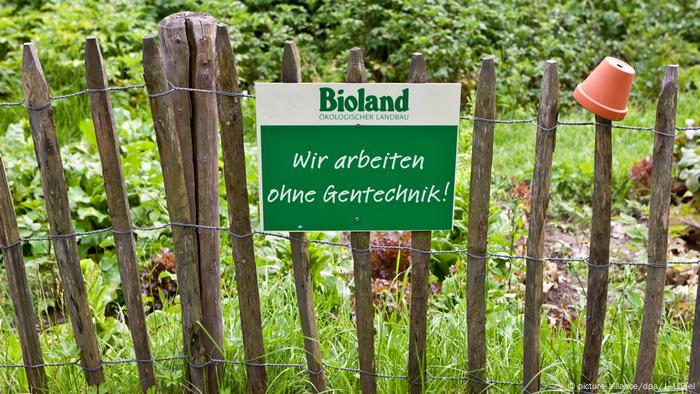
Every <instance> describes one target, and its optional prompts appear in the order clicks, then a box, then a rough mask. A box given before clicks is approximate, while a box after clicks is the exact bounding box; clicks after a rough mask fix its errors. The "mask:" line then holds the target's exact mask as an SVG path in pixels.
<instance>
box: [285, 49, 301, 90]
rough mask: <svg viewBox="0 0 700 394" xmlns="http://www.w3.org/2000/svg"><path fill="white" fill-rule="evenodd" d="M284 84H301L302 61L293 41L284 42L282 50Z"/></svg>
mask: <svg viewBox="0 0 700 394" xmlns="http://www.w3.org/2000/svg"><path fill="white" fill-rule="evenodd" d="M282 82H292V83H293V82H301V59H300V56H299V49H297V44H296V43H294V41H293V40H287V41H285V42H284V49H283V50H282Z"/></svg>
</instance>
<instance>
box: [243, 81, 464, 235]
mask: <svg viewBox="0 0 700 394" xmlns="http://www.w3.org/2000/svg"><path fill="white" fill-rule="evenodd" d="M256 95H257V106H258V110H257V111H258V114H257V116H258V143H259V154H260V155H259V157H260V163H259V164H260V183H261V187H260V202H261V214H262V220H261V221H262V226H263V228H264V230H267V231H326V230H341V231H370V230H447V229H451V227H452V217H453V215H452V210H453V205H454V179H455V161H456V150H457V132H458V119H459V85H457V84H421V85H412V84H257V86H256ZM431 111H433V112H432V113H431ZM438 117H441V118H438Z"/></svg>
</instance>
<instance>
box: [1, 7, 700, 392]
mask: <svg viewBox="0 0 700 394" xmlns="http://www.w3.org/2000/svg"><path fill="white" fill-rule="evenodd" d="M159 33H160V49H159V46H158V44H157V42H156V39H155V38H153V37H150V36H147V37H144V39H143V71H144V78H145V87H146V89H147V91H148V93H149V98H150V107H151V113H152V116H153V125H154V128H155V133H156V139H157V144H158V150H159V153H160V160H161V165H162V170H163V179H164V187H165V194H166V201H167V208H168V212H169V215H170V220H171V222H172V223H171V225H172V226H171V227H172V233H173V245H174V252H175V256H176V261H177V277H178V284H179V294H180V301H181V306H182V325H183V327H182V330H183V338H184V339H183V350H184V354H185V355H186V361H187V363H186V365H187V366H188V367H187V369H188V382H189V383H188V384H189V385H191V388H192V389H194V390H196V391H198V392H209V393H214V392H217V391H218V385H219V378H220V377H221V374H222V373H223V368H222V362H224V361H225V360H223V351H222V349H223V331H224V329H225V327H224V326H223V319H222V312H221V294H220V291H221V283H220V268H219V267H220V256H219V247H220V245H219V242H220V241H219V237H218V233H216V232H214V231H211V230H212V229H221V228H220V227H219V226H220V223H219V206H220V202H219V194H218V187H217V185H218V179H219V174H218V153H217V144H218V135H217V129H218V132H219V133H220V138H221V146H222V155H223V162H224V171H223V175H224V184H225V189H226V199H227V203H228V207H229V209H228V212H229V217H228V219H229V223H230V227H229V228H228V229H227V230H228V231H229V232H230V233H231V235H232V236H231V242H232V249H233V258H234V261H235V270H236V282H237V288H238V301H239V303H240V311H241V312H240V313H241V315H240V319H241V329H242V335H243V344H244V352H245V359H246V360H245V365H246V368H247V377H248V391H249V392H251V393H263V392H265V391H266V390H267V381H266V369H265V366H266V364H265V348H264V341H263V333H262V321H261V314H260V299H259V294H258V283H257V280H258V276H257V272H256V265H255V250H254V244H253V238H252V235H253V234H254V233H255V231H253V229H252V227H251V221H250V215H249V211H248V210H249V208H248V190H247V185H246V179H247V178H246V166H245V155H244V143H243V116H242V112H241V99H242V97H243V96H245V95H244V94H241V93H240V90H239V87H238V83H237V75H236V64H235V57H234V53H233V51H232V49H231V44H230V41H229V36H228V31H227V29H226V27H225V26H223V25H216V22H215V20H214V19H213V18H211V17H210V16H208V15H206V14H197V13H179V14H175V15H171V16H170V17H168V18H166V19H164V20H163V21H162V22H161V23H160V24H159ZM281 61H282V82H285V83H299V82H301V80H302V78H301V65H300V55H299V51H298V50H297V48H296V46H295V44H294V42H292V41H288V42H286V43H285V44H284V51H283V56H282V59H281ZM85 67H86V79H87V88H88V89H87V90H86V91H85V93H86V94H88V95H89V98H90V108H91V111H92V118H93V121H94V128H95V135H96V140H97V145H98V148H99V154H100V160H101V163H102V171H103V176H104V184H105V192H106V196H107V203H108V209H109V213H110V215H111V219H112V233H113V234H114V240H115V247H116V255H117V258H118V263H119V272H120V275H121V279H122V286H123V292H124V298H125V302H126V307H127V310H128V315H129V319H128V322H129V330H130V332H131V335H132V340H133V345H134V350H135V355H136V360H133V361H135V362H136V363H137V365H138V372H139V377H140V382H141V388H142V390H143V391H144V392H145V391H146V390H147V389H149V388H150V387H152V386H154V385H155V383H156V379H155V374H154V365H153V364H154V361H155V360H154V359H153V357H152V355H151V349H150V346H149V339H148V332H147V330H146V324H145V315H144V307H143V303H142V301H141V294H140V284H139V279H138V276H137V269H138V267H137V257H136V256H137V251H136V247H135V244H134V237H133V231H134V228H133V224H132V222H131V217H130V210H129V203H128V199H127V195H126V187H125V180H124V174H123V171H122V166H121V162H120V155H119V151H120V148H119V139H118V136H117V126H116V123H115V120H114V115H113V112H112V105H111V100H110V96H109V92H110V90H111V88H110V87H108V85H107V80H108V78H107V74H106V70H105V67H104V64H103V59H102V55H101V53H100V48H99V46H98V43H97V40H96V39H95V38H92V37H89V38H88V39H87V41H86V49H85ZM426 67H427V66H426V61H425V59H424V58H423V56H422V55H421V54H420V53H415V54H414V55H413V56H412V57H411V59H410V69H409V77H408V82H411V83H423V82H426V80H427V78H426V71H427V70H426ZM346 81H347V82H350V83H360V82H366V72H365V68H364V62H363V58H362V51H361V50H360V49H359V48H353V49H352V50H350V53H349V61H348V69H347V77H346ZM22 82H23V88H24V93H25V101H24V103H22V104H23V105H25V106H26V107H27V108H28V110H29V111H28V114H29V120H30V126H31V129H32V136H33V140H34V148H35V153H36V157H37V161H38V163H39V170H40V173H41V179H42V187H43V191H44V196H45V200H46V208H47V213H48V219H49V225H50V227H49V228H50V234H51V236H50V239H51V241H52V242H53V245H54V248H55V251H56V253H55V258H56V261H57V262H58V267H59V272H60V278H61V283H62V286H63V290H64V294H65V304H66V307H67V309H68V314H69V315H70V321H71V324H72V327H73V332H74V334H75V340H76V342H77V345H78V347H79V348H80V364H79V365H80V366H81V367H82V369H83V371H84V372H85V379H86V381H87V383H88V384H89V385H100V384H101V383H103V382H104V379H105V376H104V372H103V365H104V364H105V363H107V361H106V360H102V358H101V355H100V350H99V348H98V344H97V337H96V333H95V327H94V325H93V322H92V317H91V315H90V308H89V306H88V301H87V296H86V290H85V283H84V280H83V277H82V273H81V271H80V264H79V262H80V258H79V255H78V249H77V241H76V233H75V231H74V229H73V225H72V222H71V213H70V210H69V204H68V194H67V186H66V181H65V179H64V172H63V164H62V160H61V154H60V147H59V141H58V138H57V134H56V126H55V123H54V117H53V108H52V104H51V103H52V100H54V99H55V98H53V97H51V96H50V94H49V87H48V85H47V83H46V79H45V77H44V73H43V70H42V66H41V64H40V62H39V56H38V54H37V51H36V49H35V47H34V46H33V45H32V44H31V43H29V44H25V45H24V57H23V63H22ZM677 91H678V68H677V67H676V66H669V67H668V68H667V69H666V74H665V75H664V77H663V81H662V84H661V93H660V95H659V101H658V106H657V118H656V126H655V129H654V130H655V133H654V153H653V173H652V190H651V212H650V220H649V261H650V263H648V264H646V265H647V266H648V272H647V289H646V297H645V309H644V317H643V323H642V335H641V339H640V344H639V353H638V354H639V355H638V359H637V370H636V376H635V380H634V383H635V385H636V387H634V388H633V390H632V391H634V392H639V393H645V392H650V391H651V386H650V384H651V383H652V382H653V376H652V375H653V370H654V364H655V356H656V349H657V345H658V333H659V326H660V321H661V315H662V310H663V289H664V279H665V271H666V256H667V239H668V216H669V205H670V186H671V176H672V175H671V168H672V153H673V145H674V138H673V135H674V134H675V131H676V126H675V115H676V101H677ZM559 95H560V89H559V79H558V75H557V62H555V61H548V62H546V64H545V67H544V73H543V76H542V87H541V92H540V105H539V112H538V116H537V120H536V127H537V142H536V153H535V155H536V157H535V166H534V172H533V179H532V184H531V187H532V206H531V210H530V217H529V233H528V245H527V257H526V260H527V268H526V269H527V272H526V297H525V320H524V354H523V361H524V365H523V380H522V388H523V391H525V392H529V393H531V392H536V391H539V390H540V388H541V385H540V379H539V375H540V370H541V369H540V364H539V362H540V327H541V321H542V316H541V315H542V295H543V291H542V281H543V266H544V264H545V262H546V261H549V260H550V259H547V258H545V257H543V253H544V238H545V231H544V230H545V223H546V212H547V203H548V199H549V183H550V179H551V174H552V156H553V152H554V148H555V143H556V129H557V125H559V124H562V122H559V121H558V114H559ZM18 104H19V103H18ZM472 120H474V130H473V136H472V138H473V141H472V152H471V156H472V159H471V179H470V185H469V186H470V199H469V223H468V231H469V238H468V250H467V251H466V252H467V254H468V266H467V269H468V271H467V283H466V284H465V285H466V286H467V292H468V300H467V302H468V325H467V327H466V329H467V336H468V343H467V352H468V370H469V373H468V375H467V376H463V377H462V380H464V381H465V390H468V391H469V392H471V393H482V392H486V391H487V390H488V389H489V387H490V385H491V384H492V383H493V382H491V381H489V380H488V373H487V371H488V366H487V362H486V353H487V345H486V318H487V314H486V302H487V299H486V294H487V293H486V278H487V261H488V257H489V253H488V250H487V233H488V212H489V195H490V184H491V164H492V156H493V133H494V128H495V125H496V123H499V122H498V120H496V65H495V59H494V58H493V57H486V58H484V59H483V61H482V64H481V71H480V76H479V84H478V88H477V91H476V104H475V116H474V117H473V118H472ZM217 123H218V127H217ZM595 124H596V127H595V129H596V133H595V171H594V174H595V175H594V177H595V179H594V185H595V186H594V191H593V215H592V217H593V221H592V228H591V240H590V243H591V244H590V258H589V259H588V260H587V263H588V267H589V270H588V272H589V273H588V289H587V307H586V309H587V318H586V339H585V347H584V353H583V368H582V374H581V377H580V379H581V386H580V387H579V389H578V391H580V392H595V391H597V386H596V385H597V382H598V368H599V361H600V354H601V345H602V341H603V328H604V322H605V312H606V300H607V287H608V286H607V284H608V269H609V267H610V256H609V255H610V253H609V249H610V220H611V198H612V188H611V168H612V137H611V136H612V128H613V125H612V124H611V122H609V121H607V120H605V119H602V118H596V123H595ZM0 169H1V170H2V171H0V174H2V176H1V178H0V181H1V182H0V244H2V251H3V255H4V261H5V270H6V273H7V276H8V283H9V288H10V295H11V298H12V302H13V305H14V311H15V315H16V328H17V330H18V333H19V337H20V342H21V345H22V352H23V357H24V364H23V365H22V367H24V368H25V370H26V374H27V379H28V382H29V386H30V390H31V391H32V392H37V393H38V392H45V391H50V387H48V386H47V380H46V375H45V371H44V369H45V367H46V365H45V364H44V362H43V359H42V352H41V348H40V345H39V340H38V334H37V330H36V326H35V322H36V320H37V316H36V315H35V313H34V307H33V303H32V300H31V295H30V292H29V290H28V288H27V279H26V273H25V266H24V262H23V260H22V259H23V257H22V249H21V244H22V242H23V239H22V238H20V236H19V231H18V227H17V221H16V217H15V210H14V207H13V204H12V197H11V193H10V189H9V186H8V181H7V178H6V174H5V170H4V168H3V167H2V162H1V161H0ZM183 196H186V197H187V198H184V197H183ZM286 238H288V239H289V240H290V247H291V252H292V253H291V255H292V260H293V269H294V281H295V286H296V295H297V303H298V309H299V319H300V324H301V329H302V334H303V336H304V339H303V343H304V349H305V351H306V362H307V369H308V371H309V380H310V388H311V389H313V390H315V391H325V390H327V389H328V385H327V383H326V378H325V375H324V365H325V364H324V363H323V358H322V354H321V349H320V342H321V341H322V340H324V338H320V337H319V334H318V329H317V323H316V314H315V308H314V302H313V291H312V289H313V286H312V283H311V276H310V263H309V254H308V242H307V239H306V235H305V234H304V233H300V232H294V233H290V234H289V237H286ZM350 240H351V248H352V258H353V261H354V281H355V300H356V301H355V307H356V324H357V338H358V348H359V370H358V371H359V372H360V377H359V378H360V382H359V387H360V389H361V392H362V393H365V394H366V393H374V392H376V390H377V382H376V380H377V378H378V377H381V375H378V374H376V373H375V357H374V305H373V302H372V290H371V259H370V249H371V245H370V234H369V233H368V232H353V233H351V234H350ZM410 249H411V251H413V258H412V261H411V289H412V291H411V302H410V305H411V310H410V336H409V338H410V340H409V344H408V360H407V363H408V375H407V376H405V378H407V380H408V382H409V390H410V392H411V393H420V392H423V391H424V390H425V388H426V383H427V382H428V380H429V378H428V375H427V373H426V363H425V360H426V332H427V324H428V319H427V309H428V297H429V294H430V291H429V287H428V277H429V263H430V255H431V233H430V232H429V231H416V232H413V234H412V246H411V248H410ZM698 298H700V297H698ZM698 308H700V307H698V305H696V312H695V321H694V333H693V339H692V351H691V354H693V355H695V356H694V357H691V360H690V374H689V377H688V379H689V380H688V383H689V387H691V388H695V389H696V390H697V388H698V387H700V356H698V355H700V316H699V315H700V310H699V309H698ZM97 312H99V311H97Z"/></svg>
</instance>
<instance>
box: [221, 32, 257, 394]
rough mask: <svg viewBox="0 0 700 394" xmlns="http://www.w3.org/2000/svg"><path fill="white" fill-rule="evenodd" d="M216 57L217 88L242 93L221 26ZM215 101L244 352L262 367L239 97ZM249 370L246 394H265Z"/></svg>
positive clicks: (233, 61) (229, 42)
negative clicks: (217, 112) (216, 102)
mask: <svg viewBox="0 0 700 394" xmlns="http://www.w3.org/2000/svg"><path fill="white" fill-rule="evenodd" d="M216 53H217V61H218V70H219V71H218V78H217V85H218V89H219V90H221V91H225V92H239V89H238V75H237V72H236V58H235V55H234V53H233V50H232V49H231V41H230V40H229V35H228V30H227V29H226V26H225V25H221V24H220V25H218V27H217V31H216ZM217 101H218V109H219V124H220V127H221V149H222V155H223V159H224V183H225V185H226V200H227V203H228V218H229V223H230V226H231V232H232V234H231V244H232V246H233V260H234V262H235V266H236V286H237V287H238V303H239V305H240V307H239V310H240V316H241V330H242V331H243V350H244V352H245V358H246V361H248V362H250V363H254V364H264V363H265V346H264V344H263V335H262V318H261V316H260V295H259V294H258V272H257V270H256V267H255V250H254V246H253V233H252V228H251V225H250V212H249V208H248V185H247V184H246V179H247V178H246V168H245V146H244V144H243V113H242V112H241V98H240V97H232V96H219V97H218V100H217ZM246 371H247V373H248V391H249V392H251V393H256V394H257V393H264V392H266V390H267V383H266V373H265V367H260V366H252V365H248V366H246Z"/></svg>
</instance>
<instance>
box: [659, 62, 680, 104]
mask: <svg viewBox="0 0 700 394" xmlns="http://www.w3.org/2000/svg"><path fill="white" fill-rule="evenodd" d="M677 92H678V65H677V64H671V65H668V66H666V72H665V73H664V78H663V80H662V81H661V92H660V93H659V103H661V100H662V99H664V98H666V99H667V98H668V96H669V95H675V94H676V93H677Z"/></svg>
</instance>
